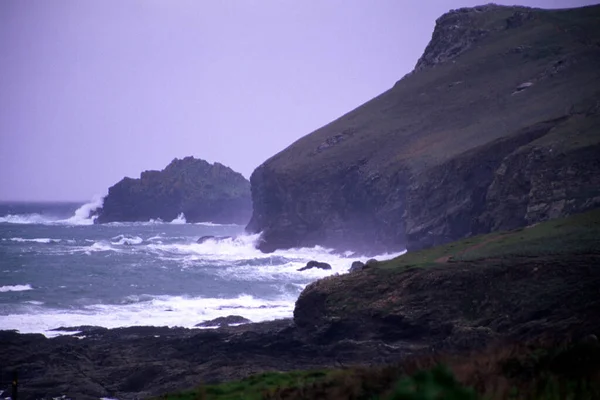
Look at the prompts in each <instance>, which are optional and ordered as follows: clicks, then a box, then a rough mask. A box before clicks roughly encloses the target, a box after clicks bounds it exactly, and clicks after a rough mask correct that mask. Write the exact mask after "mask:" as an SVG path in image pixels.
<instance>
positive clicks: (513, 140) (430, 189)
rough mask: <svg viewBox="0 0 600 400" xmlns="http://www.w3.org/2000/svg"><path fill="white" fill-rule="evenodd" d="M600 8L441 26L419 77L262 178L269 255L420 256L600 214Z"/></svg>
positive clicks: (256, 228)
mask: <svg viewBox="0 0 600 400" xmlns="http://www.w3.org/2000/svg"><path fill="white" fill-rule="evenodd" d="M599 21H600V6H590V7H585V8H578V9H568V10H541V9H533V8H525V7H506V6H498V5H493V4H490V5H486V6H481V7H474V8H464V9H459V10H454V11H451V12H449V13H447V14H445V15H443V16H442V17H440V18H439V19H438V20H437V22H436V26H435V30H434V32H433V36H432V39H431V42H430V43H429V45H428V46H427V48H426V49H425V52H424V54H423V56H422V57H421V58H420V59H419V61H418V62H417V64H416V67H415V69H414V71H413V72H411V73H410V74H408V75H406V76H405V77H404V78H402V79H401V80H400V81H398V82H397V83H396V84H395V85H394V86H393V87H392V88H391V89H389V90H388V91H387V92H385V93H383V94H381V95H380V96H378V97H376V98H374V99H372V100H371V101H369V102H367V103H365V104H364V105H362V106H360V107H358V108H357V109H355V110H353V111H351V112H349V113H347V114H346V115H344V116H342V117H340V118H339V119H337V120H335V121H333V122H331V123H330V124H328V125H326V126H324V127H322V128H320V129H318V130H316V131H315V132H313V133H311V134H309V135H307V136H305V137H303V138H301V139H299V140H298V141H296V142H295V143H293V144H292V145H290V146H289V147H288V148H286V149H285V150H283V151H282V152H280V153H278V154H276V155H274V156H273V157H271V158H270V159H268V160H267V161H265V162H264V163H263V164H262V165H260V166H259V167H258V168H257V169H256V170H255V171H254V173H253V174H252V176H251V178H250V182H251V185H252V198H253V207H254V212H253V215H252V219H251V221H250V223H249V224H248V227H247V229H248V230H249V231H251V232H263V242H262V244H261V249H262V250H263V251H267V252H270V251H273V250H275V249H278V248H289V247H300V246H313V245H316V244H319V245H323V246H327V247H333V248H336V249H338V250H348V249H350V250H359V251H361V252H364V253H371V254H377V253H382V252H383V251H398V250H401V249H404V248H408V249H409V250H416V249H420V248H425V247H428V246H432V245H436V244H441V243H446V242H449V241H452V240H456V239H460V238H463V237H468V236H472V235H476V234H481V233H487V232H492V231H496V230H499V229H512V228H516V227H520V226H525V225H528V224H532V223H536V222H539V221H544V220H547V219H550V218H556V217H559V216H565V215H570V214H572V213H577V212H582V211H585V210H589V209H592V208H595V207H599V206H600V180H599V179H600V161H599V160H600V158H599V157H598V154H600V69H599V68H598V65H600V28H599V27H600V22H599Z"/></svg>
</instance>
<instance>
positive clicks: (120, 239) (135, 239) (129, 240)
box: [111, 235, 144, 245]
mask: <svg viewBox="0 0 600 400" xmlns="http://www.w3.org/2000/svg"><path fill="white" fill-rule="evenodd" d="M112 240H113V242H111V243H112V244H116V245H133V244H140V243H142V242H143V241H144V239H142V238H141V237H139V236H128V235H118V236H115V237H113V238H112Z"/></svg>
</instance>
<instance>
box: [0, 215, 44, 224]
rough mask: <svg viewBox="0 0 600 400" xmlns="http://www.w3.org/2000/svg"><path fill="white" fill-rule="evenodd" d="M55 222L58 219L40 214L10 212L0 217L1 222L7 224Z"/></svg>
mask: <svg viewBox="0 0 600 400" xmlns="http://www.w3.org/2000/svg"><path fill="white" fill-rule="evenodd" d="M55 222H56V220H53V219H49V218H48V217H45V216H43V215H40V214H16V215H13V214H8V215H5V216H3V217H0V223H5V224H50V223H55Z"/></svg>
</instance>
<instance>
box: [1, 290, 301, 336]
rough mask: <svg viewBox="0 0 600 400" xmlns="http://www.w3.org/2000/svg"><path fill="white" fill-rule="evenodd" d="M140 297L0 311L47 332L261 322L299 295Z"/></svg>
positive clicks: (25, 329) (27, 328) (286, 312)
mask: <svg viewBox="0 0 600 400" xmlns="http://www.w3.org/2000/svg"><path fill="white" fill-rule="evenodd" d="M131 300H133V298H131ZM139 300H140V301H131V302H126V303H124V304H94V305H89V306H86V307H84V308H82V309H80V310H72V309H69V310H52V309H40V310H39V311H38V312H32V313H30V314H9V315H0V326H3V327H6V328H5V329H16V330H18V331H19V332H21V333H43V334H44V335H46V336H55V335H56V334H57V333H56V332H53V331H51V330H52V329H56V328H57V327H60V326H83V325H94V326H102V327H106V328H119V327H126V326H169V327H177V326H178V327H185V328H193V327H194V326H195V325H196V324H198V323H200V322H204V321H209V320H212V319H215V318H218V317H226V316H228V315H231V314H236V315H241V316H242V317H244V318H247V319H249V320H250V321H253V322H260V321H267V320H274V319H281V318H290V317H291V316H292V314H293V310H294V303H295V300H296V298H295V297H294V296H287V297H285V296H284V297H280V298H277V299H270V300H267V299H258V298H255V297H253V296H250V295H240V296H238V297H235V298H204V297H186V296H150V295H144V296H141V297H140V299H139ZM59 334H62V333H59Z"/></svg>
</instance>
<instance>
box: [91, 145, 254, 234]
mask: <svg viewBox="0 0 600 400" xmlns="http://www.w3.org/2000/svg"><path fill="white" fill-rule="evenodd" d="M251 209H252V205H251V199H250V184H249V182H248V181H247V180H246V179H245V178H244V177H243V176H242V175H241V174H240V173H238V172H235V171H233V170H232V169H231V168H229V167H226V166H224V165H222V164H219V163H214V164H209V163H208V162H206V161H204V160H200V159H195V158H193V157H186V158H184V159H181V160H179V159H174V160H173V161H172V162H171V163H170V164H169V165H167V167H166V168H165V169H164V170H162V171H144V172H142V174H141V176H140V178H139V179H132V178H124V179H123V180H121V181H120V182H118V183H117V184H116V185H114V186H112V187H111V188H110V189H109V190H108V196H106V197H105V198H104V204H103V206H102V208H101V209H100V210H99V212H98V218H97V219H96V222H98V223H105V222H112V221H148V220H150V219H161V220H163V221H172V220H174V219H175V218H177V217H178V216H179V215H181V214H183V215H184V216H185V219H186V221H187V222H205V221H210V222H214V223H236V224H245V223H246V222H248V219H249V218H250V214H251V212H252V211H251Z"/></svg>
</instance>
